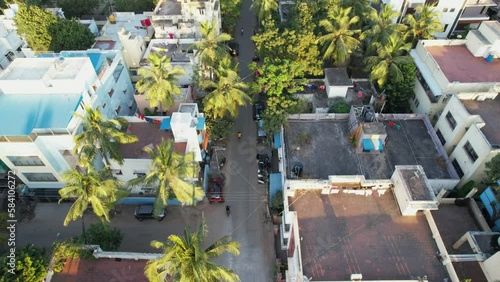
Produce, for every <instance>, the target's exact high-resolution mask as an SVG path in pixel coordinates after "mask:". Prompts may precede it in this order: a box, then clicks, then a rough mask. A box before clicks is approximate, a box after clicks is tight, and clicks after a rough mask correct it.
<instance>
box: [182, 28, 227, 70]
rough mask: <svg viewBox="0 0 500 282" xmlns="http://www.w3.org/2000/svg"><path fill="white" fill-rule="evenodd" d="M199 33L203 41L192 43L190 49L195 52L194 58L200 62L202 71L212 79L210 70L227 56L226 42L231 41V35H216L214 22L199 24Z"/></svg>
mask: <svg viewBox="0 0 500 282" xmlns="http://www.w3.org/2000/svg"><path fill="white" fill-rule="evenodd" d="M200 33H201V35H202V36H203V40H201V41H200V42H197V43H194V44H193V45H192V46H191V47H190V48H191V49H195V50H196V53H195V54H194V55H195V57H197V58H198V59H199V60H200V62H201V64H202V67H203V70H204V71H208V72H209V75H210V78H212V70H213V69H214V68H215V67H216V63H217V62H218V61H219V60H220V59H221V58H223V57H227V56H229V54H228V52H227V51H228V47H227V45H226V41H229V40H231V35H229V34H227V33H222V34H220V35H217V25H216V24H215V20H213V21H212V22H202V23H200Z"/></svg>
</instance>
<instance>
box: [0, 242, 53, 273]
mask: <svg viewBox="0 0 500 282" xmlns="http://www.w3.org/2000/svg"><path fill="white" fill-rule="evenodd" d="M0 261H1V263H2V264H1V267H0V281H13V282H14V281H15V282H39V281H42V280H43V278H44V277H45V275H47V265H48V262H47V260H46V258H45V249H43V248H41V247H37V246H35V245H33V244H30V245H26V246H25V247H23V248H19V249H17V250H16V258H15V262H14V263H13V265H11V264H10V263H11V260H10V258H8V257H7V255H4V256H3V257H2V259H1V260H0ZM12 266H14V267H13V268H14V274H12V273H11V272H9V270H10V269H11V267H12Z"/></svg>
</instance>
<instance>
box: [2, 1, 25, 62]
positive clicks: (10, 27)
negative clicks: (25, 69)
mask: <svg viewBox="0 0 500 282" xmlns="http://www.w3.org/2000/svg"><path fill="white" fill-rule="evenodd" d="M16 6H17V5H16ZM14 17H15V12H14V11H13V10H12V9H5V10H4V15H0V70H3V69H5V68H7V66H8V65H9V64H10V63H11V62H12V61H13V60H14V59H15V58H23V57H25V56H24V53H23V52H22V50H21V48H23V47H24V46H25V45H26V43H25V42H24V40H23V39H22V38H21V37H20V36H19V35H18V34H17V28H16V26H15V24H14Z"/></svg>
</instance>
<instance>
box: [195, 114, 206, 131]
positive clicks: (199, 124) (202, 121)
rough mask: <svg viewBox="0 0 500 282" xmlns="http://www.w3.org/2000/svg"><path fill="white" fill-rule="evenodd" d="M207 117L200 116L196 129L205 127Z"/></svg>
mask: <svg viewBox="0 0 500 282" xmlns="http://www.w3.org/2000/svg"><path fill="white" fill-rule="evenodd" d="M205 120H206V119H205V117H198V123H197V124H196V130H203V129H205Z"/></svg>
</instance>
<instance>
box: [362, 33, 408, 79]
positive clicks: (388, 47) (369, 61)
mask: <svg viewBox="0 0 500 282" xmlns="http://www.w3.org/2000/svg"><path fill="white" fill-rule="evenodd" d="M375 46H376V47H377V55H376V56H370V57H367V58H365V64H366V68H367V70H369V71H370V72H371V73H370V79H371V80H372V81H377V83H378V85H379V86H383V85H384V84H385V83H386V82H387V80H389V79H391V80H394V81H401V80H402V78H403V75H402V72H401V69H400V68H399V66H398V65H399V64H402V63H408V62H412V61H413V59H412V58H411V57H410V56H408V55H407V52H408V51H410V49H411V44H410V43H405V39H404V38H402V37H400V36H398V35H397V34H393V35H391V36H390V37H389V39H388V41H387V44H385V45H382V44H380V43H378V42H377V43H375Z"/></svg>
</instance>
